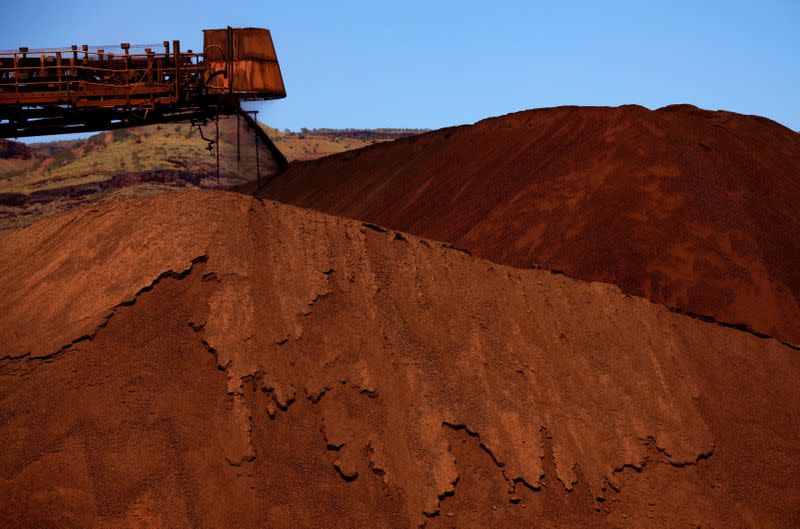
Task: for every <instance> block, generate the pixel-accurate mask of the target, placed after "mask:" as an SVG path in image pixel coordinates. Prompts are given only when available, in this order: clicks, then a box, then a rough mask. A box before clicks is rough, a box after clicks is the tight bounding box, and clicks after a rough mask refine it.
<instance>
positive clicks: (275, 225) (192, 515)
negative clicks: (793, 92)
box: [0, 192, 800, 529]
mask: <svg viewBox="0 0 800 529" xmlns="http://www.w3.org/2000/svg"><path fill="white" fill-rule="evenodd" d="M465 285H468V286H469V288H465ZM0 351H2V354H0V439H1V440H2V450H0V520H2V521H3V524H2V525H3V527H4V528H15V527H37V528H44V527H59V528H77V527H100V528H121V527H159V528H160V527H169V528H174V529H180V528H189V527H191V528H197V527H214V528H225V527H236V528H240V527H287V528H288V527H292V528H294V527H387V528H388V527H391V528H397V527H419V526H426V527H429V528H444V527H454V526H456V527H489V526H491V527H512V528H513V527H531V526H536V527H560V528H563V527H566V528H570V527H572V528H578V527H580V528H584V527H596V528H601V527H602V528H606V527H635V528H642V527H690V526H691V527H698V526H702V527H704V528H709V527H717V528H727V527H753V528H756V527H758V528H769V527H797V526H798V525H799V524H800V483H798V481H797V476H798V475H800V435H798V432H800V427H799V426H800V425H798V419H797V417H796V415H795V414H793V413H792V410H797V409H800V386H798V385H797V384H796V380H797V379H798V377H800V356H798V354H797V351H794V350H791V349H790V348H788V347H786V346H784V345H781V344H779V343H778V342H776V341H775V340H767V339H760V338H757V337H754V336H752V335H750V334H747V333H744V332H741V331H738V330H734V329H729V328H724V327H722V326H719V325H714V324H709V323H704V322H701V321H698V320H696V319H692V318H689V317H686V316H681V315H678V314H675V313H672V312H669V311H668V310H666V309H664V308H663V307H661V306H658V305H654V304H652V303H649V302H648V301H646V300H643V299H641V298H636V297H630V296H625V295H623V294H621V293H620V292H619V290H618V289H617V288H616V287H613V286H610V285H605V284H599V283H582V282H578V281H575V280H572V279H569V278H566V277H564V276H561V275H554V274H551V273H548V272H546V271H543V270H520V269H514V268H510V267H506V266H502V265H497V264H494V263H492V262H489V261H483V260H480V259H476V258H474V257H471V256H468V255H466V254H464V253H462V252H458V251H455V250H452V249H448V248H443V247H442V245H441V244H438V243H430V242H426V241H424V240H420V239H417V238H416V237H413V236H409V235H404V234H400V233H396V232H385V231H381V230H379V229H374V228H370V227H368V226H363V225H362V224H361V223H359V222H355V221H350V220H344V219H340V218H335V217H330V216H327V215H323V214H321V213H317V212H313V211H309V210H301V209H298V208H294V207H291V206H285V205H279V204H276V203H262V202H260V201H257V200H254V199H252V198H250V197H246V196H243V195H236V194H229V193H221V192H220V193H213V192H181V193H174V194H167V195H160V196H157V197H151V198H146V199H144V198H140V199H129V200H126V201H121V202H115V203H107V204H104V205H102V206H98V207H96V208H91V209H90V208H85V209H81V210H77V211H74V212H70V213H67V214H63V215H61V216H58V217H54V218H50V219H46V220H43V221H41V222H39V223H37V224H35V225H34V226H32V227H30V228H26V229H24V230H20V231H17V232H12V233H9V234H6V235H3V236H0Z"/></svg>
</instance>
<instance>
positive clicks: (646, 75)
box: [0, 0, 800, 130]
mask: <svg viewBox="0 0 800 529" xmlns="http://www.w3.org/2000/svg"><path fill="white" fill-rule="evenodd" d="M4 3H5V2H4ZM2 10H3V16H2V17H1V19H0V48H3V49H6V48H16V47H18V46H21V45H27V46H30V47H47V46H61V45H65V44H71V43H76V44H83V43H88V44H112V43H119V42H122V41H129V42H133V43H137V42H138V43H151V42H161V41H162V40H172V39H180V40H181V43H182V46H183V48H184V49H186V48H193V49H195V50H198V49H200V48H201V41H202V32H201V30H202V29H204V28H215V27H225V26H227V25H231V26H255V27H267V28H269V29H270V30H271V31H272V35H273V39H274V40H275V44H276V48H277V51H278V56H279V59H280V61H281V65H282V69H283V74H284V79H285V82H286V87H287V91H288V98H287V99H284V100H280V101H276V102H270V103H265V104H263V105H260V109H261V110H262V114H261V115H260V118H261V119H262V120H263V121H266V122H268V123H270V124H271V125H273V126H277V127H279V128H287V127H288V128H291V129H298V128H300V127H304V126H305V127H309V128H313V127H357V128H361V127H424V128H438V127H442V126H447V125H454V124H461V123H470V122H474V121H476V120H479V119H482V118H484V117H489V116H494V115H499V114H503V113H507V112H512V111H516V110H522V109H527V108H535V107H544V106H555V105H564V104H577V105H620V104H624V103H638V104H642V105H645V106H647V107H650V108H656V107H659V106H663V105H666V104H670V103H692V104H695V105H698V106H700V107H704V108H710V109H720V108H723V109H728V110H733V111H736V112H742V113H747V114H758V115H762V116H766V117H769V118H771V119H774V120H776V121H778V122H780V123H783V124H784V125H787V126H789V127H791V128H793V129H795V130H800V0H773V1H770V0H761V1H752V2H737V1H735V0H732V1H731V0H729V1H706V2H654V1H646V0H643V1H640V2H614V1H558V2H556V1H554V2H534V1H503V0H494V1H481V2H470V1H460V2H457V1H453V2H450V1H442V2H440V1H435V0H428V1H423V2H418V1H409V0H406V1H395V2H383V1H381V0H371V1H369V2H361V1H347V0H336V1H325V2H323V1H320V2H302V1H295V0H285V1H282V2H272V1H264V0H260V1H259V0H253V1H235V0H219V1H217V2H210V1H206V0H196V1H191V2H144V3H141V2H140V3H136V2H130V1H125V0H104V1H102V2H87V1H80V0H71V1H70V2H63V1H59V2H55V1H35V0H33V1H31V0H27V1H25V2H15V3H13V4H12V3H11V2H8V3H7V4H6V5H4V6H3V8H2Z"/></svg>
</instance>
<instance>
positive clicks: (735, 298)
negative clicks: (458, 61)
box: [260, 105, 800, 343]
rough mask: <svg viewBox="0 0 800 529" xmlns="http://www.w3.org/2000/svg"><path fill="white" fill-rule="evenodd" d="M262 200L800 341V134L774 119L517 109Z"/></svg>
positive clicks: (301, 177) (346, 163)
mask: <svg viewBox="0 0 800 529" xmlns="http://www.w3.org/2000/svg"><path fill="white" fill-rule="evenodd" d="M260 196H263V197H266V198H271V199H275V200H279V201H282V202H288V203H292V204H297V205H300V206H304V207H310V208H314V209H319V210H321V211H325V212H328V213H333V214H337V215H343V216H347V217H351V218H359V219H364V220H367V221H369V222H374V223H376V224H380V225H384V226H388V227H391V228H394V229H399V230H404V231H408V232H411V233H415V234H418V235H420V236H424V237H430V238H434V239H437V240H445V241H450V242H452V243H454V244H456V245H457V246H459V247H463V248H467V249H469V250H470V251H472V252H473V253H474V254H476V255H478V256H481V257H485V258H487V259H491V260H494V261H497V262H501V263H506V264H510V265H513V266H517V267H528V266H531V265H533V264H535V263H536V264H540V265H542V266H544V267H545V268H549V269H562V270H564V271H565V272H566V273H567V274H568V275H570V276H572V277H577V278H581V279H586V280H597V281H605V282H610V283H614V284H617V285H619V286H620V287H621V288H622V289H623V291H625V292H627V293H631V294H636V295H641V296H644V297H647V298H648V299H651V300H653V301H655V302H658V303H664V304H667V305H670V306H675V307H678V308H680V309H683V310H685V311H690V312H695V313H699V314H704V315H709V316H714V317H716V318H717V319H719V320H722V321H727V322H730V323H744V324H746V325H747V326H749V327H751V328H753V329H756V330H758V331H760V332H762V333H766V334H769V335H773V336H778V337H781V338H782V339H784V340H788V341H791V342H793V343H800V324H799V323H798V322H800V215H798V213H797V208H798V204H800V135H798V134H797V133H795V132H793V131H791V130H789V129H787V128H785V127H782V126H781V125H778V124H777V123H774V122H772V121H769V120H767V119H764V118H759V117H755V116H743V115H739V114H733V113H730V112H708V111H703V110H699V109H697V108H695V107H691V106H688V105H682V106H671V107H666V108H663V109H660V110H657V111H650V110H647V109H645V108H643V107H639V106H623V107H619V108H591V107H586V108H580V107H562V108H551V109H542V110H532V111H526V112H519V113H516V114H510V115H507V116H502V117H499V118H493V119H487V120H484V121H481V122H479V123H476V124H475V125H472V126H465V127H456V128H450V129H443V130H439V131H435V132H432V133H429V134H424V135H421V136H417V137H413V138H408V139H402V140H398V141H395V142H392V143H388V144H383V145H377V146H374V147H369V148H366V149H362V150H360V151H355V152H350V153H345V154H341V155H336V156H331V157H328V158H325V159H321V160H318V161H312V162H305V163H295V164H293V165H292V166H291V167H290V169H289V171H288V172H287V173H285V174H284V175H282V176H281V177H279V178H278V179H276V180H275V181H273V182H272V183H271V184H270V185H269V186H268V187H267V188H266V189H265V190H264V192H263V193H262V194H261V195H260Z"/></svg>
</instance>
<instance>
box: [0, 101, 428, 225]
mask: <svg viewBox="0 0 800 529" xmlns="http://www.w3.org/2000/svg"><path fill="white" fill-rule="evenodd" d="M261 126H262V127H263V128H264V129H265V131H266V132H267V134H268V135H269V136H270V138H272V139H273V141H274V143H275V144H276V145H277V147H278V148H279V149H280V150H281V152H282V153H283V154H284V156H286V158H287V159H288V160H290V161H292V160H310V159H315V158H320V157H323V156H327V155H330V154H336V153H340V152H344V151H347V150H352V149H358V148H361V147H365V146H367V145H372V144H375V143H379V142H383V141H388V140H392V139H395V138H400V137H407V136H410V135H413V134H416V133H418V132H419V131H414V130H404V129H403V130H394V129H380V130H376V131H368V130H351V129H348V130H334V129H318V130H308V129H302V130H301V131H299V132H291V131H284V132H281V131H279V130H277V129H274V128H272V127H269V126H268V125H264V124H261ZM245 127H246V125H245V123H244V121H240V120H237V119H236V118H235V117H231V118H225V119H220V131H219V140H220V171H219V177H218V175H217V159H216V150H215V149H214V148H213V147H212V146H211V144H210V143H209V141H207V140H215V139H216V129H215V126H214V124H213V123H209V124H206V125H204V126H203V127H202V136H201V134H200V130H199V129H198V127H197V126H192V125H191V124H189V123H178V124H165V125H152V126H147V127H137V128H131V129H119V130H115V131H109V132H103V133H100V134H96V135H94V136H91V137H90V138H87V139H79V140H69V141H57V142H43V143H33V144H24V143H19V142H15V141H2V142H0V231H4V230H8V229H14V228H19V227H23V226H27V225H29V224H31V223H32V222H34V221H35V220H37V219H38V218H40V217H42V216H45V215H49V214H52V213H56V212H60V211H64V210H67V209H70V208H73V207H75V206H78V205H81V204H85V203H87V202H102V201H105V200H108V199H111V198H114V197H117V196H119V195H126V196H127V195H148V194H153V193H159V192H163V191H169V190H174V189H177V188H183V187H200V188H225V189H227V188H232V187H236V186H239V185H241V184H244V183H247V182H250V181H255V180H256V177H257V175H258V174H259V171H258V170H257V168H256V159H258V164H259V166H260V174H261V176H262V177H266V176H268V175H271V174H274V172H275V171H276V170H277V166H276V165H275V164H274V162H273V161H272V159H271V158H270V156H269V154H268V152H267V151H266V149H265V148H264V146H261V147H260V148H259V152H258V153H256V147H255V146H256V142H255V136H254V134H253V131H252V130H248V129H246V128H245ZM237 130H238V134H237ZM204 137H205V138H207V140H206V139H204ZM237 145H238V147H237Z"/></svg>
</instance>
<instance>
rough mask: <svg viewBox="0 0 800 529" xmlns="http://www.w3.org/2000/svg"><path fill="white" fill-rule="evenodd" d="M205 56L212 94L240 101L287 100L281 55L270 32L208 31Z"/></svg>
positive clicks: (246, 29) (206, 32)
mask: <svg viewBox="0 0 800 529" xmlns="http://www.w3.org/2000/svg"><path fill="white" fill-rule="evenodd" d="M203 36H204V46H203V56H204V59H205V63H206V67H207V69H208V72H209V75H212V74H213V73H214V72H225V73H224V74H218V75H215V76H213V77H211V79H210V81H209V82H208V84H207V86H208V88H209V91H210V92H212V93H214V92H219V93H233V94H235V95H237V96H239V97H240V98H245V99H246V98H250V97H252V98H254V99H261V98H267V99H275V98H282V97H286V88H285V87H284V84H283V76H282V75H281V69H280V66H279V64H278V56H277V54H276V53H275V46H274V45H273V43H272V36H271V35H270V32H269V30H267V29H261V28H228V29H206V30H204V31H203Z"/></svg>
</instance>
